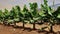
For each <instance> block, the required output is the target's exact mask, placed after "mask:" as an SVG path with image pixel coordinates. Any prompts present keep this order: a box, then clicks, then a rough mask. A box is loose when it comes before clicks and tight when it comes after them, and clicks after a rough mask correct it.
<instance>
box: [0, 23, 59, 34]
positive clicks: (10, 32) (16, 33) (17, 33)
mask: <svg viewBox="0 0 60 34" xmlns="http://www.w3.org/2000/svg"><path fill="white" fill-rule="evenodd" d="M17 25H18V26H22V23H18V24H17ZM32 26H33V25H32V24H25V27H30V28H32ZM44 26H47V25H37V24H36V29H39V28H41V27H44ZM46 30H47V31H49V30H48V28H47V29H46ZM53 30H54V31H55V32H57V31H60V25H55V26H53ZM0 34H46V32H41V33H39V32H38V30H29V29H26V30H24V29H23V28H13V27H12V26H4V25H0Z"/></svg>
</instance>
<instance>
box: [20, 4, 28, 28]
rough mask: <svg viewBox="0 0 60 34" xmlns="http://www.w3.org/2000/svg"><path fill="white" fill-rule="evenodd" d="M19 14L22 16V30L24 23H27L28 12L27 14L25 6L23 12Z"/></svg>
mask: <svg viewBox="0 0 60 34" xmlns="http://www.w3.org/2000/svg"><path fill="white" fill-rule="evenodd" d="M21 14H22V17H21V19H22V22H23V28H24V27H25V26H24V25H25V23H28V20H29V18H28V17H29V12H28V8H27V7H26V5H24V8H23V11H21Z"/></svg>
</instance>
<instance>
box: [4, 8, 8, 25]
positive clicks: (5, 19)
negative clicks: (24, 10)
mask: <svg viewBox="0 0 60 34" xmlns="http://www.w3.org/2000/svg"><path fill="white" fill-rule="evenodd" d="M8 18H9V11H8V10H7V9H5V11H4V21H3V24H5V25H7V24H8V22H7V20H8Z"/></svg>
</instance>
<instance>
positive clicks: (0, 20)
mask: <svg viewBox="0 0 60 34" xmlns="http://www.w3.org/2000/svg"><path fill="white" fill-rule="evenodd" d="M2 21H3V12H2V10H0V23H1V22H2Z"/></svg>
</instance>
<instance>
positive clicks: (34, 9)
mask: <svg viewBox="0 0 60 34" xmlns="http://www.w3.org/2000/svg"><path fill="white" fill-rule="evenodd" d="M30 14H31V17H30V23H32V24H33V29H36V28H35V23H36V22H37V21H38V20H39V19H40V17H39V14H38V11H37V3H30Z"/></svg>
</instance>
